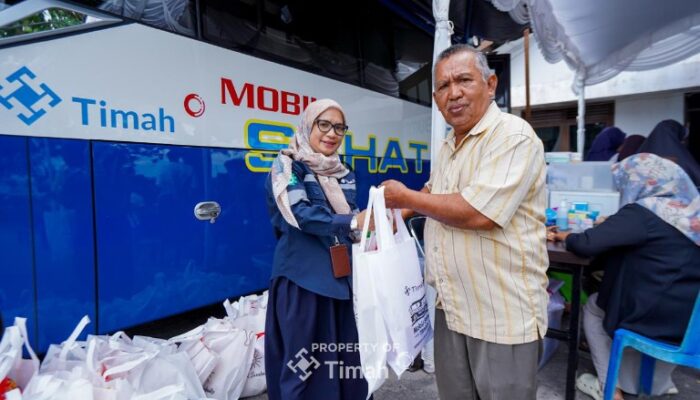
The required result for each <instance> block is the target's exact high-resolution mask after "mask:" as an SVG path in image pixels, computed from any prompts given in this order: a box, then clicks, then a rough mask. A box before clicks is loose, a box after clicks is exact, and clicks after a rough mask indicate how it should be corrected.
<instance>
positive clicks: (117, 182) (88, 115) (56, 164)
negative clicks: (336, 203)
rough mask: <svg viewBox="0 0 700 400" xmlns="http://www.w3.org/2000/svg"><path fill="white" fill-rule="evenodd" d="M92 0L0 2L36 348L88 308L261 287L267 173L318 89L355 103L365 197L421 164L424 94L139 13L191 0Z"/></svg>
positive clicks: (412, 174)
mask: <svg viewBox="0 0 700 400" xmlns="http://www.w3.org/2000/svg"><path fill="white" fill-rule="evenodd" d="M84 3H85V4H82V3H81V4H79V3H74V2H63V1H54V0H27V1H24V2H21V3H18V4H15V5H12V6H10V7H6V8H5V9H3V10H2V11H0V171H2V174H0V282H1V283H0V314H1V315H2V319H3V320H4V321H5V323H11V321H12V320H13V318H14V317H15V316H23V317H27V318H28V327H29V332H30V333H29V334H30V337H31V342H32V345H33V346H34V347H35V348H37V349H38V350H39V351H40V352H43V351H46V349H47V348H48V346H49V344H51V343H58V342H61V341H62V340H64V339H65V338H66V337H67V336H68V334H69V333H70V332H71V331H72V329H73V327H74V326H75V324H76V323H77V321H79V320H80V318H81V317H82V316H83V315H88V316H89V317H90V318H91V320H92V322H93V323H92V324H91V325H90V326H89V327H88V329H86V333H93V334H104V333H111V332H115V331H118V330H122V329H125V328H129V327H134V326H138V325H141V324H144V323H148V322H151V321H157V320H160V319H163V318H165V317H169V316H173V315H178V314H180V313H183V312H186V311H189V310H193V309H197V308H200V307H203V306H206V305H210V304H215V303H220V302H221V301H223V300H224V299H226V298H231V297H235V296H239V295H243V294H247V293H252V292H256V291H260V290H263V289H265V288H267V286H268V280H269V276H270V270H271V265H272V254H273V249H274V246H275V238H274V234H273V230H272V227H271V225H270V222H269V217H268V212H267V210H266V205H265V191H264V187H263V186H264V181H265V178H266V174H267V172H268V171H269V169H270V166H271V163H272V161H273V160H274V157H275V156H276V154H277V152H278V151H279V150H280V149H282V148H284V147H285V146H286V145H287V144H288V142H289V138H290V137H291V136H292V135H293V134H294V132H295V129H296V124H297V123H298V120H299V115H300V113H301V112H302V111H303V109H304V107H305V106H306V105H307V104H308V103H309V102H311V101H313V100H314V99H318V98H324V97H330V98H333V99H335V100H337V101H338V102H339V103H340V104H341V105H342V106H343V107H344V108H345V111H346V116H347V123H348V125H349V126H350V130H349V132H348V134H347V135H346V137H345V139H344V143H343V144H342V146H341V148H340V153H341V154H342V155H343V160H344V162H345V163H347V164H348V165H349V166H350V167H351V168H352V169H353V170H354V171H355V173H356V174H357V180H358V196H359V204H360V205H366V200H367V193H368V190H369V187H370V185H376V184H379V183H380V182H382V181H383V180H385V179H398V180H400V181H402V182H404V183H405V184H407V185H408V186H409V187H412V188H414V189H415V188H420V187H421V186H422V185H423V183H424V182H426V181H427V180H428V177H429V161H430V160H429V157H430V149H429V143H430V118H431V117H430V108H429V107H427V106H426V103H427V101H429V100H427V101H423V102H422V104H421V102H420V101H416V100H415V99H414V100H411V101H409V100H406V99H402V98H400V97H401V96H400V94H399V93H398V90H396V93H390V94H385V93H381V92H380V91H378V90H377V88H376V87H371V85H368V84H367V82H368V81H371V79H368V78H367V77H366V76H365V78H362V79H359V83H357V82H355V81H353V80H352V79H349V80H347V81H345V82H344V81H342V80H339V79H337V78H334V77H333V76H331V77H329V75H328V74H321V73H314V72H310V71H308V70H304V68H300V67H299V63H298V62H296V63H295V62H291V61H289V62H283V61H278V62H275V61H271V60H270V59H266V57H261V56H259V55H257V56H254V55H250V54H246V53H245V52H244V51H237V50H234V49H232V48H231V47H230V46H225V45H224V44H222V43H217V42H216V41H212V40H207V39H206V37H205V36H206V35H204V34H202V30H203V29H208V28H206V26H205V25H202V24H199V23H198V24H194V25H189V27H190V28H192V26H194V28H192V29H186V28H188V25H187V24H185V23H181V21H182V19H173V18H171V20H172V21H170V22H171V24H175V27H176V28H178V27H181V28H183V29H168V27H163V26H159V25H158V24H157V23H153V22H152V21H150V20H148V19H147V18H145V16H146V15H147V11H148V10H149V7H150V4H151V3H160V4H161V5H163V7H165V6H176V5H177V4H178V3H182V2H178V1H153V2H141V3H143V4H145V6H144V7H145V11H144V7H142V10H141V11H142V12H145V13H144V14H142V15H143V16H144V17H143V18H141V19H133V18H131V17H128V16H126V12H124V13H123V14H119V13H115V12H114V10H113V9H110V8H109V7H107V6H105V4H107V5H108V3H111V2H99V1H98V2H84ZM87 3H89V4H88V5H86V4H87ZM100 3H101V4H102V6H90V4H93V5H95V4H100ZM122 3H123V4H127V5H128V4H129V2H128V1H125V2H122ZM136 3H138V2H136ZM185 3H188V4H190V5H192V4H195V5H197V6H199V5H200V2H198V1H196V2H185ZM232 3H233V2H232ZM331 3H332V2H331ZM3 5H4V6H6V5H5V4H0V6H3ZM168 12H170V11H168ZM161 14H163V13H162V12H161ZM194 14H196V15H197V16H198V18H197V19H198V20H200V21H201V19H199V18H200V10H197V12H196V13H194ZM164 15H166V16H168V14H167V13H166V14H164ZM212 15H213V14H212ZM296 17H297V18H298V14H297V15H296ZM71 18H72V19H73V21H75V20H77V23H75V22H70V21H71ZM289 18H292V17H291V16H290V17H289ZM166 19H167V18H166ZM27 21H29V22H30V23H29V24H28V23H27ZM32 21H38V22H36V23H35V22H32ZM66 21H68V22H66ZM173 21H174V22H173ZM331 22H332V21H331ZM49 23H50V24H51V25H52V27H51V29H48V30H36V31H32V30H31V29H29V30H27V29H25V28H26V27H27V26H29V27H31V26H33V25H42V24H43V25H47V24H49ZM249 25H250V24H249ZM246 26H248V25H246ZM229 28H230V27H229ZM236 29H239V30H240V29H242V28H241V27H240V26H237V27H236ZM267 31H268V33H270V32H272V33H270V35H272V34H273V33H274V32H275V30H274V29H273V28H269V29H268V30H267ZM287 39H288V38H287ZM287 39H284V40H281V41H280V43H282V45H289V43H290V42H289V40H287ZM430 39H431V38H430ZM431 40H432V39H431ZM298 43H299V42H297V44H298ZM309 46H310V45H309ZM295 54H296V53H295ZM333 60H334V59H333V58H332V57H331V58H329V59H328V61H327V62H329V63H332V62H334V61H333ZM324 62H325V61H324ZM371 64H372V63H367V64H366V65H365V66H364V71H365V72H367V71H371V69H368V68H367V67H371ZM414 69H417V68H414ZM423 70H424V71H425V70H426V69H425V68H423ZM429 73H430V67H429V66H428V67H427V75H429ZM424 86H426V87H428V92H427V93H428V99H429V93H430V90H429V86H427V84H424ZM397 87H398V85H397ZM404 97H405V96H404Z"/></svg>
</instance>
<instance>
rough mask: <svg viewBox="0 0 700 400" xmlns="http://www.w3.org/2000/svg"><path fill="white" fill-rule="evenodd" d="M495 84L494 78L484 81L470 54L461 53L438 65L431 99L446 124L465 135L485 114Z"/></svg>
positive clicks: (493, 92) (474, 57)
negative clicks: (433, 100)
mask: <svg viewBox="0 0 700 400" xmlns="http://www.w3.org/2000/svg"><path fill="white" fill-rule="evenodd" d="M496 84H497V79H496V76H495V75H491V76H490V77H489V79H488V81H486V82H485V81H484V78H483V76H482V74H481V71H480V70H479V69H478V68H477V66H476V56H475V55H474V54H473V53H470V52H460V53H457V54H453V55H452V56H450V57H448V58H446V59H444V60H442V61H440V62H439V63H438V64H437V66H436V68H435V91H434V92H433V98H434V99H435V103H436V104H437V107H438V109H439V110H440V112H441V113H442V115H443V116H444V117H445V121H447V123H448V124H450V125H451V126H452V127H453V128H454V129H455V132H456V133H457V134H464V133H467V132H469V130H470V129H471V128H473V127H474V125H476V124H477V122H479V120H480V119H481V117H483V115H484V114H485V113H486V110H487V109H488V107H489V104H490V103H491V99H492V98H493V96H494V95H495V93H496Z"/></svg>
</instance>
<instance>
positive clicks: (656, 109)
mask: <svg viewBox="0 0 700 400" xmlns="http://www.w3.org/2000/svg"><path fill="white" fill-rule="evenodd" d="M683 111H684V98H683V93H682V92H674V93H663V94H652V95H637V96H628V97H623V98H618V99H616V100H615V126H617V127H618V128H620V129H622V130H623V131H624V132H626V133H627V134H628V135H635V134H636V135H643V136H648V135H649V133H650V132H651V130H652V129H653V128H654V126H656V124H657V123H659V122H660V121H662V120H664V119H675V120H676V121H678V122H681V123H683Z"/></svg>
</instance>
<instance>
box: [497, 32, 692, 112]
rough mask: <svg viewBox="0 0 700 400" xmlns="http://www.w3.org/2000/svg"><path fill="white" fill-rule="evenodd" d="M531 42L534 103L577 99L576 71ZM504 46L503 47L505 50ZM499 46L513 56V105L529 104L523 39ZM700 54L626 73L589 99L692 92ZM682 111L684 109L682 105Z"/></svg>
mask: <svg viewBox="0 0 700 400" xmlns="http://www.w3.org/2000/svg"><path fill="white" fill-rule="evenodd" d="M531 39H532V40H531V41H530V104H531V105H532V106H541V105H554V104H558V103H565V102H573V101H576V96H574V93H573V91H572V90H571V84H572V83H573V80H574V73H573V71H571V70H570V69H569V67H568V66H567V65H566V63H565V62H564V61H560V62H559V63H557V64H550V63H548V62H547V61H545V59H544V57H542V54H541V53H540V51H539V49H538V48H537V43H536V42H535V40H534V36H531ZM501 49H503V50H501ZM501 49H499V53H509V54H510V55H511V64H510V68H511V106H512V107H513V108H523V107H525V64H524V63H525V61H524V60H525V58H524V51H523V45H522V39H520V40H517V41H514V42H511V43H509V44H507V45H505V46H503V47H501ZM698 71H700V54H697V55H695V56H693V57H690V58H687V59H685V60H683V61H680V62H678V63H676V64H673V65H669V66H667V67H664V68H659V69H656V70H650V71H642V72H622V73H620V74H618V75H617V76H615V77H614V78H612V79H611V80H609V81H606V82H603V83H599V84H597V85H593V86H587V87H586V92H585V93H586V99H587V100H596V99H601V100H602V99H613V98H617V97H620V96H628V95H633V94H634V95H638V94H642V93H654V92H660V91H673V90H676V91H690V90H689V89H688V88H693V89H695V90H697V88H700V73H699V72H698ZM680 112H681V113H682V112H683V108H682V107H681V109H680Z"/></svg>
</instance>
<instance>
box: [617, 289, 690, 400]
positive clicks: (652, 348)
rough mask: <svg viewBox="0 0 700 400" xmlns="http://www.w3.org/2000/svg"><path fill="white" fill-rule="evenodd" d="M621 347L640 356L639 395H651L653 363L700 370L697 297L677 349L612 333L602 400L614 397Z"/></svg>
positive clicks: (637, 336) (636, 336) (627, 333)
mask: <svg viewBox="0 0 700 400" xmlns="http://www.w3.org/2000/svg"><path fill="white" fill-rule="evenodd" d="M625 347H632V348H634V349H636V350H638V351H639V352H640V353H642V362H641V366H640V368H639V371H640V372H639V386H640V387H639V394H649V393H651V385H652V383H653V378H654V365H655V363H656V359H659V360H661V361H665V362H667V363H671V364H679V365H685V366H686V367H692V368H696V369H700V294H698V297H697V298H696V300H695V307H694V308H693V313H692V314H691V316H690V322H688V328H686V330H685V335H684V336H683V342H681V345H680V346H674V345H670V344H666V343H663V342H658V341H656V340H651V339H649V338H646V337H644V336H642V335H640V334H637V333H634V332H631V331H628V330H627V329H618V330H616V331H615V339H614V340H613V345H612V351H611V352H610V361H609V362H608V377H607V378H606V379H605V397H604V399H605V400H612V399H613V395H614V394H615V384H616V383H617V374H618V372H619V369H620V362H621V361H622V352H623V351H624V350H625Z"/></svg>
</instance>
